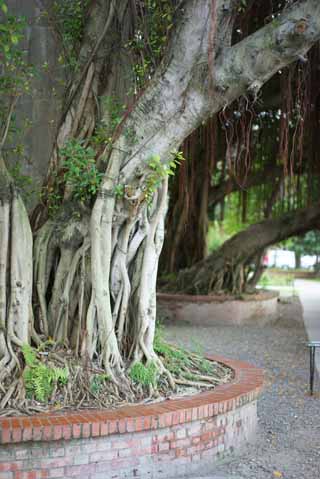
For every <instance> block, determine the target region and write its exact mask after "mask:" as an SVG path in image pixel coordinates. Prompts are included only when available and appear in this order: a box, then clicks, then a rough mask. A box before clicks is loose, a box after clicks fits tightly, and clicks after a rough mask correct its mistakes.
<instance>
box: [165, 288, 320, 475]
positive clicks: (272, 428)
mask: <svg viewBox="0 0 320 479" xmlns="http://www.w3.org/2000/svg"><path fill="white" fill-rule="evenodd" d="M284 301H285V303H284ZM165 330H166V336H167V339H168V340H170V341H171V342H174V343H177V344H181V345H184V346H187V347H188V348H190V349H193V350H198V351H199V350H200V351H202V352H208V353H216V354H221V355H224V356H227V357H229V358H235V359H241V360H246V361H249V362H251V363H252V364H255V365H257V366H259V367H261V368H263V369H264V370H265V372H266V384H265V388H264V392H263V394H262V396H261V398H260V399H259V401H258V416H259V434H258V438H257V442H256V443H255V444H253V445H251V446H249V447H248V448H247V449H246V450H245V451H243V453H242V454H241V455H240V456H238V457H234V458H233V459H232V461H230V462H227V463H224V464H220V465H217V466H216V468H215V470H214V471H208V477H209V476H210V477H213V478H214V477H216V476H217V477H219V478H220V476H222V477H226V478H228V479H229V478H230V479H232V478H237V479H238V478H239V477H241V478H243V479H269V478H270V479H274V478H276V477H283V478H284V479H319V478H320V393H319V391H320V384H319V380H318V378H317V379H316V382H315V395H314V396H313V397H310V396H309V395H308V380H309V362H308V361H309V356H308V350H307V348H306V347H305V344H304V342H305V341H306V340H307V337H306V332H305V329H304V324H303V320H302V309H301V305H300V302H299V300H298V299H297V298H290V299H286V300H282V303H281V304H280V318H279V320H278V321H277V322H276V323H274V324H273V325H269V326H265V327H257V326H250V327H248V326H245V327H244V326H242V327H234V326H233V327H232V326H229V327H220V326H219V327H218V326H212V327H206V328H205V327H201V328H200V327H194V326H191V325H190V324H187V323H185V322H176V323H174V324H172V323H171V324H170V323H169V322H166V328H165ZM202 476H203V474H202Z"/></svg>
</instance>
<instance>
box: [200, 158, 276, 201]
mask: <svg viewBox="0 0 320 479" xmlns="http://www.w3.org/2000/svg"><path fill="white" fill-rule="evenodd" d="M282 171H283V166H274V167H270V166H269V167H266V168H265V169H264V170H261V171H258V172H257V173H255V174H251V175H249V176H248V177H247V178H246V181H245V183H240V182H239V181H237V180H236V179H235V178H234V177H231V178H228V179H227V180H225V181H222V182H221V183H220V184H218V185H217V186H213V187H212V188H211V189H210V194H209V206H215V205H216V204H218V203H221V201H223V199H224V198H225V197H226V196H228V195H230V194H231V193H233V192H235V191H239V190H248V189H249V188H252V187H254V186H258V185H261V184H262V183H263V184H265V183H268V182H269V181H271V180H274V179H275V178H279V177H280V176H281V173H282Z"/></svg>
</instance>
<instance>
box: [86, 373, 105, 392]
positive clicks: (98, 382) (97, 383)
mask: <svg viewBox="0 0 320 479" xmlns="http://www.w3.org/2000/svg"><path fill="white" fill-rule="evenodd" d="M108 380H109V376H108V375H107V374H94V375H93V376H92V378H91V381H90V391H91V392H92V393H93V394H99V393H100V392H101V391H102V390H103V388H104V385H105V383H106V381H108Z"/></svg>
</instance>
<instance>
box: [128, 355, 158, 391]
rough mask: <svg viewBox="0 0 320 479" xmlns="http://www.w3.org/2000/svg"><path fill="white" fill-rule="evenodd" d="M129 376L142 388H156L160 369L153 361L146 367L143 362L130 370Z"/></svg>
mask: <svg viewBox="0 0 320 479" xmlns="http://www.w3.org/2000/svg"><path fill="white" fill-rule="evenodd" d="M129 376H130V378H131V379H132V381H134V382H136V383H138V384H141V385H142V386H156V384H157V378H158V368H157V365H156V364H155V363H154V362H153V361H151V362H149V363H148V364H146V365H144V364H143V363H141V362H137V363H135V364H134V365H133V366H132V368H131V369H130V372H129Z"/></svg>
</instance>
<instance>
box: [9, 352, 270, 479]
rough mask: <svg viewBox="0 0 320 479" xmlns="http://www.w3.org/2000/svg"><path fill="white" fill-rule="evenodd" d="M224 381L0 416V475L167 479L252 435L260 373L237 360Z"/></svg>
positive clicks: (232, 448) (200, 466) (205, 462)
mask: <svg viewBox="0 0 320 479" xmlns="http://www.w3.org/2000/svg"><path fill="white" fill-rule="evenodd" d="M211 359H215V360H220V361H221V362H224V363H225V364H228V365H229V366H230V367H232V368H233V369H234V372H235V376H234V379H233V381H232V382H231V383H229V384H226V385H223V386H219V387H217V388H216V389H215V390H214V391H212V392H204V393H201V394H197V395H194V396H190V397H185V398H183V399H175V400H167V401H163V402H160V403H155V404H150V405H144V406H141V405H139V406H129V407H123V408H119V409H117V410H114V411H112V410H99V411H96V410H93V411H73V412H70V413H64V414H60V415H59V414H57V413H56V414H43V415H37V416H34V417H16V418H3V419H0V479H40V478H41V479H44V478H52V479H54V478H64V479H69V478H70V479H71V478H78V479H124V478H135V477H139V478H161V477H163V478H167V477H171V476H172V477H173V476H176V477H178V476H181V475H183V474H185V473H186V472H188V473H190V472H191V471H199V470H201V469H203V468H204V467H208V465H209V464H208V463H211V462H213V461H215V460H217V459H218V458H220V457H223V456H224V455H226V454H230V453H233V452H234V451H237V450H238V449H239V448H240V447H241V446H242V445H244V444H245V443H247V442H248V441H250V440H252V439H253V438H254V435H255V432H256V425H257V413H256V401H257V397H258V395H259V392H260V391H261V388H262V384H263V374H262V371H261V370H259V369H257V368H255V367H253V366H251V365H249V364H247V363H243V362H240V361H231V360H225V359H224V358H219V357H215V356H213V357H211Z"/></svg>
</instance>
